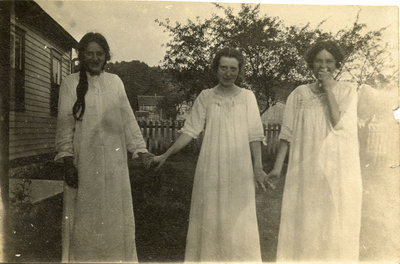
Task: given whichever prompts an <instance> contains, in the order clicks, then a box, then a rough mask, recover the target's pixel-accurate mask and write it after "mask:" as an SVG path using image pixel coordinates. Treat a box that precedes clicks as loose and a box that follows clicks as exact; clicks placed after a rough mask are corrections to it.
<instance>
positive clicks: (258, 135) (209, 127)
mask: <svg viewBox="0 0 400 264" xmlns="http://www.w3.org/2000/svg"><path fill="white" fill-rule="evenodd" d="M243 67H244V59H243V56H242V54H241V52H240V51H238V50H236V49H232V48H224V49H222V50H220V51H219V52H218V53H217V54H216V55H215V57H214V61H213V64H212V70H213V71H214V73H215V74H216V76H217V79H218V84H217V85H216V86H215V87H213V88H211V89H205V90H203V91H202V92H201V93H200V94H199V96H198V97H197V98H196V100H195V102H194V104H193V107H192V109H191V113H190V115H189V116H188V118H187V119H186V121H185V126H184V127H183V129H182V134H181V135H180V137H179V138H178V140H177V141H176V142H175V143H174V144H173V145H172V146H171V147H170V148H169V149H168V150H167V151H166V152H165V153H164V154H162V155H161V156H157V157H154V162H155V163H158V164H159V165H162V164H163V163H164V162H165V161H166V159H167V158H168V157H169V156H170V155H172V154H174V153H176V152H178V151H179V150H180V149H182V148H183V147H184V146H185V145H187V144H188V143H189V142H190V141H191V140H192V139H193V138H197V137H198V135H199V134H200V132H201V131H202V130H203V129H204V138H203V142H202V146H201V151H200V155H199V159H198V162H197V167H196V173H195V177H194V185H193V192H192V203H191V209H190V219H189V230H188V234H187V240H186V252H185V261H187V262H198V261H207V262H209V261H213V262H214V261H223V262H239V261H247V262H261V252H260V240H259V233H258V226H257V216H256V202H255V184H258V185H260V187H262V188H265V187H264V185H263V181H264V178H265V177H266V174H265V172H264V171H263V168H262V162H261V141H262V140H263V138H264V133H263V127H262V123H261V118H260V112H259V110H258V107H257V101H256V98H255V96H254V94H253V92H251V91H250V90H246V89H243V88H240V87H239V86H237V85H236V84H235V82H236V80H237V78H238V75H239V74H240V73H241V70H242V69H243Z"/></svg>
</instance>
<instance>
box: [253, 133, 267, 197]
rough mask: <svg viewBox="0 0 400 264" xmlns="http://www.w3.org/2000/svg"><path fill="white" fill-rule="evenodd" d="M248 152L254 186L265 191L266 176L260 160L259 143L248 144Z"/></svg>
mask: <svg viewBox="0 0 400 264" xmlns="http://www.w3.org/2000/svg"><path fill="white" fill-rule="evenodd" d="M250 151H251V157H252V160H253V171H254V178H255V180H256V184H257V185H258V186H260V187H261V188H262V189H263V190H264V191H265V190H266V189H265V185H264V181H265V179H266V178H267V174H266V173H265V172H264V169H263V164H262V159H261V156H262V155H261V141H252V142H250Z"/></svg>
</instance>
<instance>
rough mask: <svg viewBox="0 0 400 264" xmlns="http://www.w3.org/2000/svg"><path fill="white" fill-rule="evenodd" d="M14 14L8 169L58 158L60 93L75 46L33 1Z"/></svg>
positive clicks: (15, 6) (19, 4) (16, 8)
mask: <svg viewBox="0 0 400 264" xmlns="http://www.w3.org/2000/svg"><path fill="white" fill-rule="evenodd" d="M12 3H13V4H12V8H11V10H10V26H11V28H10V33H11V38H10V123H9V135H10V139H9V160H10V168H15V167H18V166H22V165H26V164H31V163H35V162H39V161H43V160H48V159H52V158H53V157H54V153H55V148H54V141H55V133H56V117H57V112H58V109H57V107H58V94H59V87H60V84H61V81H62V79H63V78H64V77H65V76H66V75H68V74H70V73H71V61H72V49H73V48H76V47H77V44H78V43H77V41H76V40H75V39H74V38H73V37H72V36H71V35H70V34H69V33H68V32H67V31H65V29H63V28H62V27H61V26H60V25H59V24H58V23H57V22H56V21H54V20H53V19H52V18H51V17H50V16H49V15H48V14H47V13H46V12H45V11H44V10H43V9H42V8H41V7H40V6H39V5H38V4H37V3H35V2H34V1H12Z"/></svg>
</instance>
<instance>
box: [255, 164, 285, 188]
mask: <svg viewBox="0 0 400 264" xmlns="http://www.w3.org/2000/svg"><path fill="white" fill-rule="evenodd" d="M279 177H280V172H279V171H277V170H274V169H272V170H271V171H270V172H269V173H268V174H267V173H265V171H264V170H263V169H262V168H254V179H255V182H256V186H257V187H259V188H261V189H262V190H263V191H266V187H265V183H266V184H267V186H268V187H270V188H271V189H273V190H275V188H276V184H277V181H278V179H279Z"/></svg>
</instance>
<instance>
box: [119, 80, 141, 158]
mask: <svg viewBox="0 0 400 264" xmlns="http://www.w3.org/2000/svg"><path fill="white" fill-rule="evenodd" d="M116 78H117V82H118V92H119V101H120V103H121V115H122V122H123V123H124V130H125V142H126V147H127V149H128V151H129V152H131V153H132V154H133V157H134V158H135V157H137V154H138V153H146V152H148V151H147V148H146V143H145V142H144V140H143V136H142V132H141V131H140V127H139V125H138V123H137V121H136V118H135V115H134V114H133V110H132V107H131V105H130V103H129V100H128V96H127V95H126V92H125V87H124V84H123V82H122V80H121V79H120V78H119V77H118V76H116Z"/></svg>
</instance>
